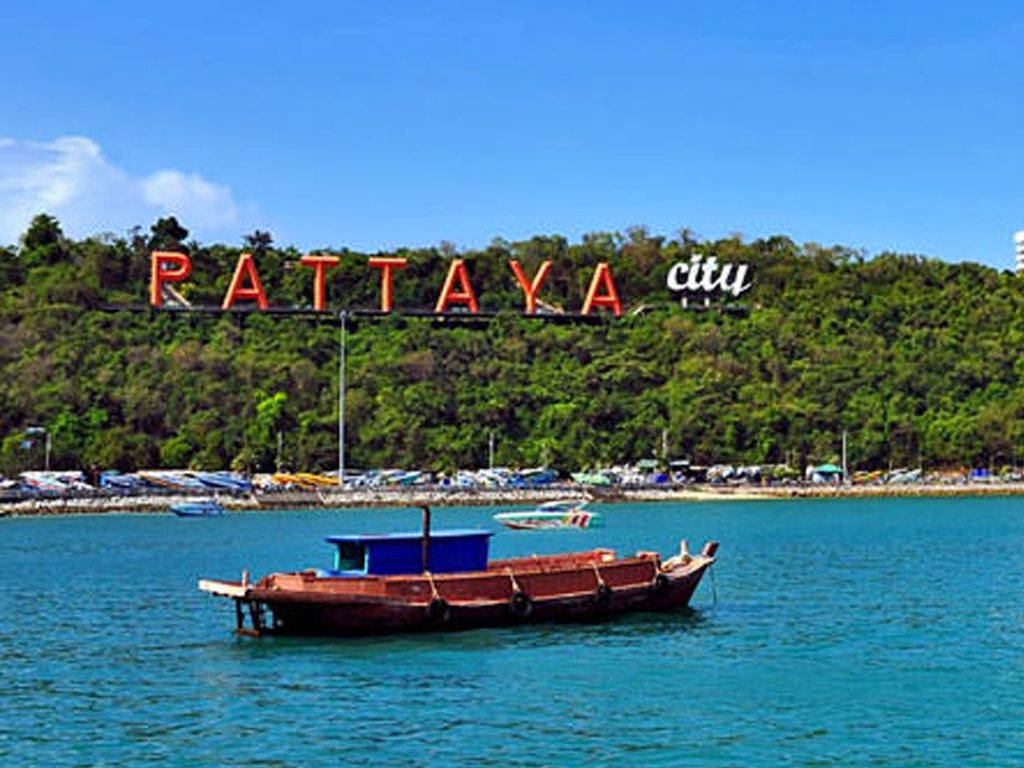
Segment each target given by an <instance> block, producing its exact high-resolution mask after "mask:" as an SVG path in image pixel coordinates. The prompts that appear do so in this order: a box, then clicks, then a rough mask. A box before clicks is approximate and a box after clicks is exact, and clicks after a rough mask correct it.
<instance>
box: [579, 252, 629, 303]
mask: <svg viewBox="0 0 1024 768" xmlns="http://www.w3.org/2000/svg"><path fill="white" fill-rule="evenodd" d="M602 286H603V287H604V293H603V294H600V295H598V293H597V289H598V288H599V287H602ZM593 307H608V308H609V309H610V310H611V311H612V312H614V313H615V316H616V317H618V316H619V315H621V314H622V302H621V301H619V292H618V290H616V288H615V280H614V279H613V278H612V270H611V267H609V266H608V263H607V262H604V261H602V262H601V263H600V264H598V265H597V269H595V270H594V277H593V279H592V280H591V281H590V290H588V291H587V298H586V300H584V302H583V310H582V312H581V314H584V315H589V314H590V310H591V309H592V308H593Z"/></svg>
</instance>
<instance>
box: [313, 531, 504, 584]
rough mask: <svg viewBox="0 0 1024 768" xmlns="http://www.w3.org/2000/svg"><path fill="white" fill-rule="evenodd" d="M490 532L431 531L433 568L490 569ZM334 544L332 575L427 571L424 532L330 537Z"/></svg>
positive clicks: (443, 570)
mask: <svg viewBox="0 0 1024 768" xmlns="http://www.w3.org/2000/svg"><path fill="white" fill-rule="evenodd" d="M491 536H493V533H491V532H490V531H478V530H469V529H467V530H451V531H433V532H431V534H430V561H429V566H430V567H429V570H430V571H431V572H432V573H461V572H464V571H485V570H487V548H488V545H489V544H490V541H489V539H490V537H491ZM325 541H326V542H327V543H329V544H334V545H335V546H336V547H337V550H336V551H335V553H334V570H333V571H330V572H327V573H325V574H324V575H331V576H393V575H396V574H412V573H422V572H423V534H421V533H390V534H370V535H364V534H350V535H344V536H328V537H327V538H326V539H325Z"/></svg>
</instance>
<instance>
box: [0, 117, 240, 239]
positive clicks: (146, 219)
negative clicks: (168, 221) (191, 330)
mask: <svg viewBox="0 0 1024 768" xmlns="http://www.w3.org/2000/svg"><path fill="white" fill-rule="evenodd" d="M43 212H45V213H49V214H50V215H52V216H55V217H56V218H57V219H58V220H59V221H60V223H61V227H62V228H63V229H64V232H65V233H66V234H68V235H70V236H74V237H84V236H87V235H93V234H99V233H101V232H117V233H122V232H124V231H126V230H127V229H129V228H130V227H133V226H135V225H137V224H138V225H142V226H143V227H147V226H148V225H149V224H151V223H152V222H153V221H155V220H156V219H157V218H159V217H160V216H167V215H173V216H176V217H178V220H179V221H180V222H181V223H182V224H184V225H185V226H186V227H188V228H189V229H190V230H192V234H193V235H194V236H196V237H200V238H205V237H217V236H228V237H230V238H231V239H234V238H235V237H237V233H238V231H239V230H238V228H237V226H236V225H237V224H238V220H239V211H238V206H237V205H236V204H235V200H234V197H233V195H232V193H231V189H230V187H227V186H225V185H223V184H216V183H214V182H212V181H209V180H207V179H205V178H203V177H202V176H200V175H199V174H195V173H182V172H181V171H176V170H160V171H156V172H154V173H152V174H149V175H146V176H138V175H133V174H131V173H129V172H128V171H125V170H124V169H122V168H119V167H117V166H116V165H113V164H111V163H110V161H109V160H107V158H105V157H104V156H103V152H102V150H101V149H100V147H99V145H98V144H97V143H96V142H95V141H92V140H91V139H89V138H86V137H83V136H64V137H61V138H59V139H57V140H55V141H51V142H40V141H22V140H18V139H12V138H4V137H0V244H2V243H14V242H16V241H17V239H18V237H19V236H20V235H21V234H22V233H23V232H24V231H25V229H27V227H28V223H29V221H31V219H32V217H33V216H35V215H36V214H38V213H43Z"/></svg>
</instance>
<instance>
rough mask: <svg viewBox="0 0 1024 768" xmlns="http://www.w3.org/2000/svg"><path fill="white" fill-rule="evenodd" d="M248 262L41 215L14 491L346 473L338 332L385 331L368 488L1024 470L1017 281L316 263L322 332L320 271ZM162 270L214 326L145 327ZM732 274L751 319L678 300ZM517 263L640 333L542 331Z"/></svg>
mask: <svg viewBox="0 0 1024 768" xmlns="http://www.w3.org/2000/svg"><path fill="white" fill-rule="evenodd" d="M241 246H242V247H235V246H233V245H225V244H202V243H198V242H195V241H194V240H190V239H189V237H188V230H187V228H186V227H183V226H181V224H180V223H179V222H177V221H176V220H174V219H173V218H167V219H161V220H160V221H158V222H156V223H155V224H154V225H153V226H152V227H151V228H150V230H149V232H146V231H145V230H143V229H141V228H140V229H137V230H133V231H132V232H131V233H128V234H127V235H125V236H123V237H118V236H116V235H110V236H107V235H103V236H96V237H91V238H86V239H84V240H73V239H69V238H67V237H65V236H64V234H63V232H62V231H61V228H60V225H59V222H58V221H57V220H56V219H54V218H53V217H51V216H46V215H41V216H37V217H36V218H35V219H34V220H33V221H32V223H31V225H30V226H29V228H28V230H27V231H26V232H25V234H24V235H23V236H22V238H21V241H20V243H19V244H18V245H17V246H10V247H0V474H2V475H4V476H6V477H14V476H16V475H18V474H19V473H20V472H22V471H24V470H26V469H27V468H30V467H31V468H39V467H45V466H47V465H48V466H49V467H51V468H53V469H59V470H64V469H72V468H77V469H82V470H85V471H87V472H88V473H90V474H91V473H93V472H94V471H98V472H105V471H108V470H118V471H120V472H131V471H134V470H137V469H139V468H144V467H185V466H188V467H190V468H193V469H196V470H202V471H226V470H232V471H236V472H242V473H245V474H247V475H253V474H256V473H266V472H271V471H273V470H274V469H275V468H277V467H291V468H295V469H297V470H298V469H301V470H302V471H306V472H314V473H322V472H326V471H329V470H331V469H333V468H334V467H337V466H338V432H339V421H340V419H339V416H340V414H339V412H338V411H339V400H340V397H339V384H340V379H341V377H340V375H339V362H340V360H339V358H340V346H339V345H340V329H339V323H338V318H337V316H336V314H335V312H334V310H337V311H339V312H340V311H342V310H344V311H346V312H365V311H369V312H370V313H371V314H372V317H371V316H358V317H357V316H353V318H351V323H349V324H348V325H347V326H346V328H347V330H346V334H347V335H346V339H347V341H346V353H345V355H346V357H345V379H344V381H345V388H346V389H345V392H346V394H345V401H344V402H345V419H346V420H345V436H346V438H345V439H346V445H345V453H346V459H347V460H348V462H349V464H350V465H352V466H356V467H418V468H422V469H423V470H424V471H430V472H433V473H436V474H448V475H450V474H452V473H453V472H455V471H456V470H458V468H462V467H484V466H488V465H489V464H491V463H492V457H491V453H493V464H494V465H495V466H506V467H555V468H560V469H561V468H565V469H568V468H581V467H594V468H599V467H613V466H618V465H626V464H632V463H634V462H637V461H638V460H640V459H641V458H643V457H653V456H657V457H659V459H660V460H661V461H662V462H671V461H673V460H684V461H689V462H691V463H692V464H694V465H705V466H709V465H713V464H716V463H719V462H722V461H728V462H730V463H732V464H734V465H738V466H751V465H761V466H767V465H786V466H789V467H795V468H800V467H806V466H808V465H820V464H822V463H823V462H824V463H833V464H835V463H837V461H838V457H839V456H840V454H841V445H842V444H843V438H844V435H845V436H846V437H847V440H846V444H847V451H846V453H847V456H848V468H849V470H850V472H851V473H854V472H858V471H860V472H870V471H872V470H877V469H880V468H883V467H920V468H923V470H924V472H926V473H927V472H930V471H933V470H938V469H942V468H950V467H965V468H988V470H989V471H990V472H992V473H993V474H1004V472H1003V470H1004V468H1012V467H1015V466H1016V465H1017V464H1018V458H1019V457H1021V456H1024V363H1022V361H1021V359H1020V354H1019V350H1020V349H1021V347H1022V344H1024V331H1022V330H1021V318H1024V290H1022V286H1024V283H1022V279H1021V277H1019V276H1017V275H1015V274H1013V273H1012V272H1009V271H1000V270H997V269H993V268H991V267H984V266H981V265H979V264H972V263H968V262H965V263H959V264H951V263H946V262H941V261H938V260H934V259H928V258H925V257H923V256H918V255H910V254H897V253H880V254H877V255H874V256H869V255H868V254H866V253H862V252H860V251H856V250H853V249H850V248H844V247H842V246H833V247H823V246H819V245H815V244H813V243H807V244H803V245H800V244H797V243H795V242H794V241H792V240H790V239H789V238H786V237H783V236H774V237H767V238H759V239H755V240H753V241H749V242H748V241H744V240H743V239H742V238H741V237H739V236H734V237H729V238H723V239H718V240H713V241H711V240H700V239H699V238H697V237H696V236H695V235H694V233H692V232H691V231H689V230H682V231H680V232H678V233H677V234H675V235H672V236H661V235H657V234H653V233H651V232H649V231H648V230H646V229H645V228H643V227H634V228H630V229H629V230H627V231H625V232H605V233H599V232H598V233H590V234H587V235H584V236H583V237H582V239H581V240H580V241H579V242H570V241H569V240H568V239H566V238H564V237H561V236H557V235H538V236H536V237H533V238H530V239H527V240H521V241H516V242H508V241H504V240H500V239H496V240H495V241H494V242H492V243H491V244H490V245H489V246H488V247H486V248H482V249H475V250H465V251H459V250H457V249H456V248H454V246H452V245H451V244H443V247H441V246H439V247H437V248H416V249H406V248H400V249H397V250H394V251H391V252H387V253H374V254H370V253H357V252H354V251H351V250H347V249H344V248H341V249H335V250H333V251H332V250H330V249H328V250H324V251H322V253H323V254H324V255H332V256H337V257H338V259H339V260H340V261H339V263H338V265H337V267H335V268H332V269H331V270H329V271H328V273H327V275H326V277H325V284H324V286H323V288H324V291H325V302H326V304H325V306H326V307H329V308H330V309H331V311H324V312H323V314H322V316H317V317H310V316H308V315H309V314H310V312H309V311H308V310H309V307H310V304H311V300H312V299H313V289H314V285H313V277H312V275H313V273H312V271H311V270H310V269H308V268H305V267H303V265H302V258H303V254H302V253H300V252H299V251H297V250H296V249H294V248H287V247H285V248H280V247H276V246H275V245H274V243H273V242H272V238H271V237H270V235H269V234H268V233H263V232H258V233H253V235H249V236H246V237H245V241H244V243H243V244H241ZM243 250H244V251H245V252H246V253H251V254H252V263H253V264H254V266H255V267H256V268H258V273H259V277H260V280H261V284H262V287H263V288H264V289H265V291H266V292H267V295H268V296H270V297H272V299H273V302H274V304H273V306H272V307H270V309H273V310H275V312H273V313H264V312H261V311H260V310H259V309H258V308H257V309H255V310H254V307H258V304H256V303H254V302H252V301H249V302H243V303H240V304H239V305H238V306H235V307H233V308H232V311H230V312H224V311H221V309H220V307H221V306H222V305H221V302H222V300H223V299H224V297H225V295H226V293H227V291H228V287H229V285H230V283H231V281H232V278H233V270H234V269H235V267H236V265H237V263H238V261H239V258H240V253H241V251H243ZM154 251H160V252H175V253H182V254H187V255H188V258H189V259H190V262H191V264H192V266H193V272H194V277H190V278H189V279H187V280H184V281H181V282H176V283H174V286H173V287H174V290H175V291H177V292H178V293H179V294H180V299H181V300H180V301H178V304H179V305H180V306H179V307H178V308H179V309H181V307H182V306H184V305H185V303H187V304H189V305H191V306H192V307H193V308H196V309H197V310H202V311H190V312H184V311H159V310H156V309H152V308H150V307H149V306H148V304H147V297H148V296H149V287H150V286H149V279H150V277H151V274H152V260H151V256H152V253H153V252H154ZM966 255H969V254H966ZM382 258H386V259H398V260H401V261H402V262H403V263H405V264H406V266H405V268H404V269H400V270H396V274H395V276H394V280H393V292H391V294H389V303H390V305H392V306H393V308H394V312H393V313H382V312H381V311H380V310H379V309H378V308H379V307H381V306H382V304H383V303H384V294H383V293H382V288H381V273H380V271H379V270H378V269H377V268H375V267H373V266H371V260H374V262H375V263H379V260H380V259H382ZM456 258H457V260H458V261H459V262H460V264H461V265H462V267H464V271H465V275H466V280H467V283H468V284H469V285H471V286H472V289H473V291H474V292H475V295H476V297H477V298H478V299H479V310H480V313H481V315H480V316H479V317H477V318H475V319H474V317H473V315H472V313H471V312H456V311H452V312H450V313H446V314H445V315H444V316H443V319H438V318H437V317H435V313H434V311H432V308H435V307H436V302H437V301H438V298H439V296H442V295H443V291H442V288H443V281H444V280H445V275H446V274H447V273H448V272H449V271H450V269H451V266H452V265H453V264H454V263H455V260H456ZM712 258H713V259H715V260H716V263H718V264H734V265H748V266H749V268H750V272H749V276H750V281H751V282H752V284H751V287H750V290H749V291H747V292H744V293H743V295H742V301H737V302H731V301H727V300H725V299H722V300H719V299H718V298H716V299H714V301H711V299H710V298H709V304H708V305H707V306H705V305H704V303H703V302H698V301H696V300H694V301H692V302H691V301H689V299H688V298H687V297H688V294H686V293H683V295H682V296H680V292H679V291H672V290H669V285H668V284H669V276H670V271H673V270H676V271H678V268H677V265H680V264H696V263H697V261H698V260H702V262H701V263H702V264H705V265H706V264H709V263H710V260H711V259H712ZM513 261H515V262H516V263H518V264H520V265H521V267H522V270H523V272H524V274H525V275H527V276H528V277H533V276H536V275H538V274H540V270H541V269H542V268H545V266H544V265H550V270H549V275H548V277H547V278H546V280H545V282H544V283H543V285H542V286H541V287H540V288H539V289H538V291H539V292H538V294H537V297H536V298H537V299H538V300H539V301H542V302H544V305H546V306H547V307H550V308H551V309H550V310H548V309H545V312H553V313H554V315H557V314H558V313H559V310H562V311H563V313H566V317H564V318H562V321H564V320H566V318H568V317H569V316H570V315H573V314H575V313H576V312H578V310H579V309H580V308H581V307H582V306H583V304H584V301H585V299H586V295H587V291H588V288H587V286H588V283H589V282H590V280H591V276H592V275H593V274H594V273H595V270H596V269H597V268H598V265H602V264H607V265H608V268H609V269H610V273H611V274H613V275H614V282H615V285H616V287H617V293H618V295H619V297H620V298H621V302H622V313H621V316H620V317H616V316H615V314H614V312H613V311H612V310H610V309H608V308H607V307H604V308H601V307H599V308H597V309H596V310H595V311H594V313H593V314H592V318H591V319H592V320H594V324H591V323H589V322H588V323H587V324H578V323H576V322H575V321H574V322H562V321H560V322H548V320H549V319H551V318H552V317H553V316H554V315H550V314H549V315H545V317H543V318H542V317H539V316H538V317H533V316H524V315H523V309H524V300H525V299H524V296H525V294H524V290H523V287H522V284H521V283H520V282H519V281H518V280H517V278H516V277H515V276H514V275H513V272H512V270H510V267H509V265H510V263H511V262H513ZM460 274H461V272H460ZM674 280H675V278H673V281H674ZM683 299H687V302H688V303H687V304H686V305H685V306H681V304H682V301H683ZM169 303H170V302H169ZM458 309H460V307H458V306H456V307H455V308H454V310H458ZM136 310H138V311H136ZM294 313H298V314H294ZM485 315H486V317H485ZM569 319H571V318H569Z"/></svg>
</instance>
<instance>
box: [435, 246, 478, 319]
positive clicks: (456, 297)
mask: <svg viewBox="0 0 1024 768" xmlns="http://www.w3.org/2000/svg"><path fill="white" fill-rule="evenodd" d="M456 280H458V281H459V286H460V287H461V290H459V291H456V290H455V281H456ZM449 304H465V305H466V306H467V307H469V311H470V312H472V313H473V314H474V315H475V314H476V312H477V304H476V294H475V293H473V286H472V285H470V284H469V273H468V272H466V262H464V261H463V260H462V259H454V260H452V265H451V266H450V267H449V268H448V277H446V278H445V279H444V287H443V288H441V295H440V296H438V297H437V305H436V306H435V307H434V312H436V313H437V314H441V313H442V312H444V311H445V310H446V309H447V308H448V305H449Z"/></svg>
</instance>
